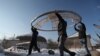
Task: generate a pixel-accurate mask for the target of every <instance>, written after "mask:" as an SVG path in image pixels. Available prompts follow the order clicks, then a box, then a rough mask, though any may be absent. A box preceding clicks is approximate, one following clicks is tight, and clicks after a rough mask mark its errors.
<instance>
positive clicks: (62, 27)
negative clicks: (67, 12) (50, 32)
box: [55, 12, 75, 56]
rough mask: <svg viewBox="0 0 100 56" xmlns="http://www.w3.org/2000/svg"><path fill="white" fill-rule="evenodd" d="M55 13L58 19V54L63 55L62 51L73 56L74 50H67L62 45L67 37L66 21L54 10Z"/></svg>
mask: <svg viewBox="0 0 100 56" xmlns="http://www.w3.org/2000/svg"><path fill="white" fill-rule="evenodd" d="M55 15H56V16H57V17H58V19H59V23H58V42H60V43H59V50H60V56H64V51H65V52H67V53H69V54H70V55H71V56H75V52H71V51H69V50H68V49H66V48H65V46H64V43H65V41H66V39H67V37H68V36H67V33H66V28H67V22H66V21H65V20H64V19H63V18H62V17H61V15H60V14H58V13H57V12H55Z"/></svg>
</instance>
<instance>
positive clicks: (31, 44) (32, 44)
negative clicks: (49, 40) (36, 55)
mask: <svg viewBox="0 0 100 56" xmlns="http://www.w3.org/2000/svg"><path fill="white" fill-rule="evenodd" d="M33 46H34V48H35V49H36V50H37V51H38V52H40V49H39V48H38V46H37V43H36V42H33V41H31V43H30V46H29V52H28V55H30V54H31V52H32V48H33Z"/></svg>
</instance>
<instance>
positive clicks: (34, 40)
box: [28, 26, 40, 55]
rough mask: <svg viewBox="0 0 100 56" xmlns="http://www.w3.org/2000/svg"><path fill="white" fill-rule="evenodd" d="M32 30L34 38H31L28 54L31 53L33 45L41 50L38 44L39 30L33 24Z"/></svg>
mask: <svg viewBox="0 0 100 56" xmlns="http://www.w3.org/2000/svg"><path fill="white" fill-rule="evenodd" d="M31 30H32V40H31V42H30V46H29V52H28V55H31V52H32V48H33V46H34V48H35V49H36V50H37V51H38V52H40V49H39V48H38V46H37V37H38V31H37V29H36V28H34V27H33V26H32V28H31Z"/></svg>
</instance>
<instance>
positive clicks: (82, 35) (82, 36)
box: [74, 22, 91, 56]
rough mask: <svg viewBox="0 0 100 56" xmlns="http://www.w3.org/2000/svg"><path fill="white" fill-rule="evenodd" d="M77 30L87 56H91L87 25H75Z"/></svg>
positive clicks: (80, 23)
mask: <svg viewBox="0 0 100 56" xmlns="http://www.w3.org/2000/svg"><path fill="white" fill-rule="evenodd" d="M74 28H75V30H76V31H77V32H78V33H79V39H80V42H81V44H82V45H84V46H85V48H86V51H87V53H88V54H86V56H91V54H90V51H89V49H88V46H87V36H86V27H85V24H84V23H82V22H79V23H77V24H75V25H74Z"/></svg>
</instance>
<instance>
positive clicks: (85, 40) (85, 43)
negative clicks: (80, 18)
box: [83, 38, 90, 54]
mask: <svg viewBox="0 0 100 56" xmlns="http://www.w3.org/2000/svg"><path fill="white" fill-rule="evenodd" d="M83 40H84V43H83V45H84V47H85V49H86V51H87V53H88V54H90V51H89V49H88V46H87V38H83Z"/></svg>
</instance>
